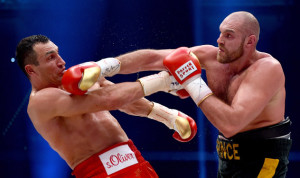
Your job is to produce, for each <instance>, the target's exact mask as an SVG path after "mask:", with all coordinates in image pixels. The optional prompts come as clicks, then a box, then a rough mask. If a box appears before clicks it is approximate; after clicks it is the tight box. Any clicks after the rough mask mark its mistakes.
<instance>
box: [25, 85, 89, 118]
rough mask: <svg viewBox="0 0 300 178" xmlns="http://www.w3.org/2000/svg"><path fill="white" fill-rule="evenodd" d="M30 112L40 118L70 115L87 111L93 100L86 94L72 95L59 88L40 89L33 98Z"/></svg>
mask: <svg viewBox="0 0 300 178" xmlns="http://www.w3.org/2000/svg"><path fill="white" fill-rule="evenodd" d="M31 100H32V101H31V106H30V112H31V113H32V114H34V115H35V116H38V117H39V118H44V119H51V118H55V117H59V116H60V117H70V116H74V115H79V114H83V113H87V112H89V111H92V110H91V108H92V107H91V105H92V102H89V99H88V97H86V96H84V95H71V94H70V93H67V92H65V91H64V90H61V89H58V88H47V89H44V90H42V91H39V92H38V93H37V94H36V95H35V96H34V97H33V98H32V99H31Z"/></svg>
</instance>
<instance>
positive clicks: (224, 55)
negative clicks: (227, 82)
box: [217, 38, 245, 64]
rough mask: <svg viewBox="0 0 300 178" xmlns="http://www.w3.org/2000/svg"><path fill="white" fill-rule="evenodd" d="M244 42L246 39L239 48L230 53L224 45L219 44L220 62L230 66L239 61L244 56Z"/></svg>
mask: <svg viewBox="0 0 300 178" xmlns="http://www.w3.org/2000/svg"><path fill="white" fill-rule="evenodd" d="M244 42H245V38H244V39H243V40H242V41H241V43H240V45H239V47H238V48H237V49H236V50H231V51H229V50H228V49H227V48H226V47H225V46H224V45H223V44H219V51H218V54H217V60H218V62H220V63H222V64H228V63H231V62H233V61H235V60H237V59H239V58H240V57H241V56H242V55H243V54H244V49H243V44H244Z"/></svg>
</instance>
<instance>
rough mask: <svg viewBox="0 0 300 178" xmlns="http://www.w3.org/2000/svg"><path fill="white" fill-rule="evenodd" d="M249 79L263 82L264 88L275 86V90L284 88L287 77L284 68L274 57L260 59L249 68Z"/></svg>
mask: <svg viewBox="0 0 300 178" xmlns="http://www.w3.org/2000/svg"><path fill="white" fill-rule="evenodd" d="M247 73H248V75H249V78H252V79H255V80H257V81H261V83H262V85H264V86H269V87H271V86H273V87H274V89H276V88H280V87H282V86H284V83H285V76H284V72H283V69H282V66H281V64H280V62H279V61H278V60H276V59H275V58H273V57H272V56H265V57H263V58H260V59H259V60H257V61H256V62H255V63H253V64H252V66H251V67H250V68H249V71H248V72H247Z"/></svg>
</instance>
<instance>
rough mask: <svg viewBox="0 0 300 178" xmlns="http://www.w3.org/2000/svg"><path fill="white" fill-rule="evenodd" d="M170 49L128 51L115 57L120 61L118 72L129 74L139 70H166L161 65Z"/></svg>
mask: <svg viewBox="0 0 300 178" xmlns="http://www.w3.org/2000/svg"><path fill="white" fill-rule="evenodd" d="M171 51H172V50H169V49H167V50H152V49H143V50H137V51H134V52H130V53H127V54H124V55H121V56H118V57H117V59H119V60H120V62H121V69H120V71H119V74H130V73H136V72H139V71H149V70H152V71H161V70H166V69H165V67H164V66H163V59H164V58H165V57H166V56H167V55H168V54H169V53H170V52H171Z"/></svg>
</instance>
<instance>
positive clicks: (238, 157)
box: [233, 144, 241, 160]
mask: <svg viewBox="0 0 300 178" xmlns="http://www.w3.org/2000/svg"><path fill="white" fill-rule="evenodd" d="M238 147H239V144H233V155H234V159H235V160H240V159H241V158H240V156H239V155H238V154H239V152H238V150H237V149H238Z"/></svg>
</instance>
